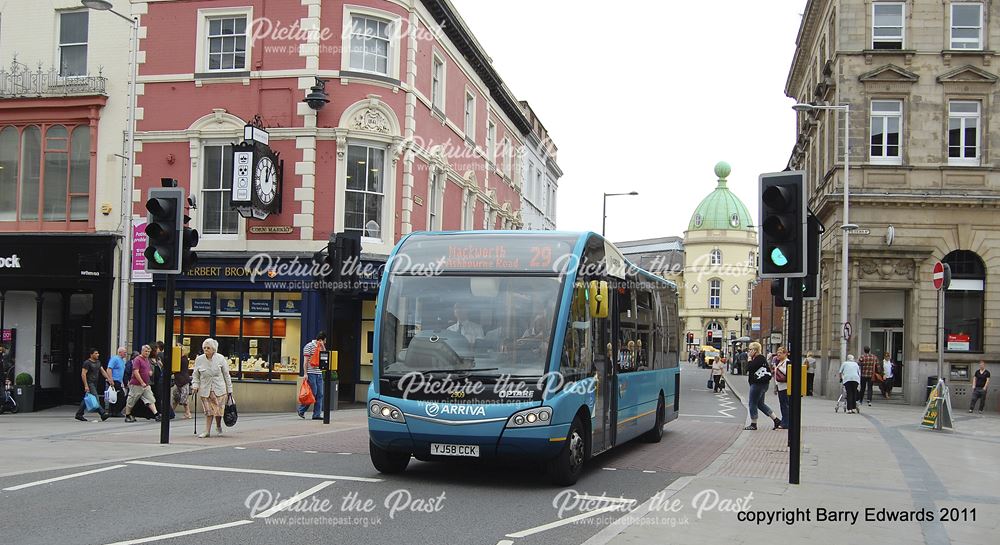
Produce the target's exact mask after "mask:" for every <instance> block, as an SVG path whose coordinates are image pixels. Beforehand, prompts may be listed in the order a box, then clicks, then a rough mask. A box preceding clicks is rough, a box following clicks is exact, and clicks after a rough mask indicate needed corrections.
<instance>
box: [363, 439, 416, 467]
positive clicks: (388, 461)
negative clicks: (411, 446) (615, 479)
mask: <svg viewBox="0 0 1000 545" xmlns="http://www.w3.org/2000/svg"><path fill="white" fill-rule="evenodd" d="M368 452H369V454H370V455H371V458H372V465H373V466H375V469H376V470H378V472H379V473H386V474H389V473H401V472H403V471H405V470H406V466H407V465H408V464H409V463H410V455H409V454H408V453H405V452H404V453H399V452H389V451H388V450H385V449H383V448H381V447H379V446H377V445H375V443H373V442H372V441H370V440H369V441H368Z"/></svg>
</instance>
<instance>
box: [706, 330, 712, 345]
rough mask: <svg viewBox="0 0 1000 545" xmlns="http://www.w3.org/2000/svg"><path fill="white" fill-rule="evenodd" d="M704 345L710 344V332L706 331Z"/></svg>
mask: <svg viewBox="0 0 1000 545" xmlns="http://www.w3.org/2000/svg"><path fill="white" fill-rule="evenodd" d="M705 341H706V342H705V344H712V330H708V331H707V332H706V333H705Z"/></svg>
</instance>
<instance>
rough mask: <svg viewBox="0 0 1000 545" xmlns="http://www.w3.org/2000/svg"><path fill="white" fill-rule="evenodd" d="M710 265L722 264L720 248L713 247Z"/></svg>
mask: <svg viewBox="0 0 1000 545" xmlns="http://www.w3.org/2000/svg"><path fill="white" fill-rule="evenodd" d="M710 255H711V261H710V262H709V264H710V265H722V250H720V249H718V248H715V249H714V250H712V253H711V254H710Z"/></svg>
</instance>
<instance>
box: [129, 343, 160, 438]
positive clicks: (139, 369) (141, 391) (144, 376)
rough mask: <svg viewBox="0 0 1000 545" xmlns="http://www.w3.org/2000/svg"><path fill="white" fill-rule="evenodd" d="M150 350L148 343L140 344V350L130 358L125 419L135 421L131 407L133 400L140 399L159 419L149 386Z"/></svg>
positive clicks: (158, 419) (150, 373)
mask: <svg viewBox="0 0 1000 545" xmlns="http://www.w3.org/2000/svg"><path fill="white" fill-rule="evenodd" d="M151 351H152V350H151V349H150V347H149V345H148V344H144V345H142V352H140V354H139V355H138V356H137V357H136V358H135V359H134V360H132V377H131V378H130V379H129V382H128V385H129V386H128V400H127V401H126V402H125V421H126V422H135V417H134V416H132V407H135V402H136V401H139V400H140V399H141V400H142V402H143V404H145V405H146V407H147V408H148V409H149V412H151V413H153V418H155V419H156V421H157V422H159V421H160V413H158V412H156V396H154V395H153V389H152V388H151V387H150V386H149V380H150V376H151V375H152V373H153V366H152V365H151V364H150V363H149V354H150V352H151Z"/></svg>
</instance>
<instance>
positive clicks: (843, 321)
mask: <svg viewBox="0 0 1000 545" xmlns="http://www.w3.org/2000/svg"><path fill="white" fill-rule="evenodd" d="M792 109H793V110H795V111H796V112H811V111H814V110H838V111H841V110H842V111H843V112H844V204H843V209H844V217H843V220H842V221H841V225H840V229H841V230H842V231H843V234H842V235H841V241H840V252H841V253H840V261H841V271H840V327H841V328H842V329H843V328H845V327H846V326H847V301H848V293H847V290H848V282H847V277H848V274H849V272H850V269H849V268H848V266H847V258H848V248H849V246H850V242H849V237H850V232H851V231H853V230H855V229H857V228H858V226H857V225H854V224H852V223H851V222H850V220H849V218H850V200H849V196H850V193H851V152H850V149H851V105H850V104H833V105H816V104H803V103H799V104H796V105H795V106H792ZM845 360H847V338H846V337H845V336H844V335H843V334H842V335H841V336H840V361H841V362H843V361H845Z"/></svg>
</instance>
